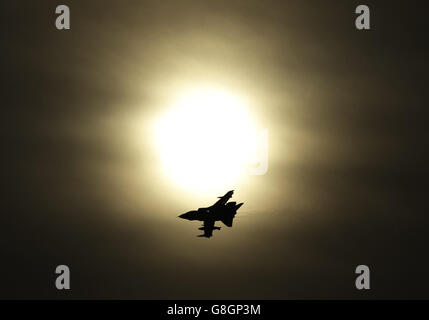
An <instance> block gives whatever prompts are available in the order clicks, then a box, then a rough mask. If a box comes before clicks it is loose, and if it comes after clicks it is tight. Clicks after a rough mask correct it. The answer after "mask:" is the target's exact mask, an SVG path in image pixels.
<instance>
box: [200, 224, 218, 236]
mask: <svg viewBox="0 0 429 320" xmlns="http://www.w3.org/2000/svg"><path fill="white" fill-rule="evenodd" d="M214 224H215V221H214V220H211V219H210V220H204V224H203V226H202V227H201V228H199V230H203V231H204V234H201V235H199V237H205V238H210V237H211V236H212V235H213V230H219V229H220V228H219V227H215V225H214Z"/></svg>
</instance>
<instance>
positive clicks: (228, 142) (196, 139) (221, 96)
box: [155, 89, 257, 192]
mask: <svg viewBox="0 0 429 320" xmlns="http://www.w3.org/2000/svg"><path fill="white" fill-rule="evenodd" d="M155 135H156V145H157V148H158V151H159V154H160V157H161V161H162V163H163V166H164V169H165V172H166V174H167V176H168V177H169V178H170V179H172V180H173V181H174V182H175V183H176V184H178V185H179V186H181V187H184V188H186V189H189V190H191V191H203V192H204V191H218V190H219V191H221V190H223V189H228V188H234V187H235V184H236V183H237V182H238V181H239V179H240V178H241V177H243V175H244V174H245V173H246V168H247V166H248V165H249V164H250V163H251V162H252V160H253V158H254V155H255V152H256V147H257V146H256V129H255V127H254V124H253V121H252V119H251V116H250V114H249V112H248V110H247V109H246V108H245V106H244V105H243V103H242V101H241V100H240V99H239V98H237V97H235V96H233V95H231V94H229V93H226V92H222V91H218V90H210V89H204V90H197V91H193V92H190V93H189V94H186V95H184V96H182V97H181V98H180V99H179V101H178V103H177V104H175V105H174V106H173V107H172V109H171V110H169V111H168V112H166V113H165V114H163V115H162V116H161V118H160V120H159V121H158V122H157V125H156V129H155ZM228 190H229V189H228Z"/></svg>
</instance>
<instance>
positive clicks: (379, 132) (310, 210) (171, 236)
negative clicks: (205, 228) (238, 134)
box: [0, 0, 429, 299]
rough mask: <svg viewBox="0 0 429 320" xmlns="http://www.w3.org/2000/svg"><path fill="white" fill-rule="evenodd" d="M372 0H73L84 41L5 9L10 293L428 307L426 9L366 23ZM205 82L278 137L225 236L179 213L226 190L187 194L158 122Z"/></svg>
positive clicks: (48, 15) (18, 8) (376, 16)
mask: <svg viewBox="0 0 429 320" xmlns="http://www.w3.org/2000/svg"><path fill="white" fill-rule="evenodd" d="M361 2H362V1H336V2H334V1H317V2H316V1H306V2H304V1H253V0H251V1H129V0H127V1H106V0H103V1H69V2H67V3H64V4H68V5H69V6H70V10H71V29H70V30H67V31H59V30H56V29H55V24H54V22H55V17H56V16H55V7H56V6H57V5H58V3H57V1H43V4H42V1H39V2H35V1H8V2H7V4H6V3H3V4H2V12H3V13H5V14H4V18H2V22H3V27H2V30H3V33H4V34H5V37H3V42H4V49H2V51H3V54H2V56H3V59H2V60H3V63H4V66H3V94H2V97H3V102H2V107H1V111H0V112H1V122H2V123H1V129H0V130H1V132H2V140H3V148H2V149H3V152H2V162H3V175H2V177H3V179H2V180H3V201H2V210H1V211H2V214H1V218H0V226H1V227H0V234H1V236H0V240H1V245H0V248H1V255H2V259H1V260H2V261H1V267H0V270H1V272H0V274H1V277H2V279H1V286H0V297H2V298H6V297H9V298H10V297H33V298H36V297H37V298H46V297H50V298H57V297H74V298H89V297H91V298H183V299H185V298H199V299H205V298H224V299H228V298H242V299H245V298H271V299H284V298H391V297H395V298H397V297H414V298H423V297H426V298H427V297H428V296H429V292H428V289H427V288H429V277H428V274H427V270H428V268H429V260H428V256H427V243H428V240H429V239H428V235H427V224H428V217H427V214H428V210H427V209H428V205H427V190H428V188H427V187H428V182H427V181H428V180H427V177H428V175H427V173H428V168H427V160H428V157H427V152H426V149H427V146H428V143H427V116H428V112H427V101H428V99H427V98H428V94H427V75H428V65H427V52H425V51H424V50H423V47H424V44H426V42H427V35H426V34H425V32H426V30H427V22H426V21H425V20H426V17H425V16H424V14H423V12H424V11H423V8H421V7H420V6H418V5H416V4H415V3H416V2H412V3H406V2H404V3H402V4H401V5H395V4H392V2H391V1H376V2H375V1H374V3H372V1H365V3H366V4H368V5H369V7H370V9H371V30H368V31H358V30H356V28H355V24H354V20H355V17H356V14H355V13H354V10H355V8H356V6H357V5H358V4H361ZM201 83H203V84H208V85H210V84H216V85H221V86H223V87H225V88H228V90H231V92H233V93H238V94H240V95H243V96H245V97H246V99H248V100H249V101H250V108H251V110H252V112H254V114H255V115H257V117H258V121H259V123H260V125H261V127H264V128H266V129H268V130H269V134H270V135H269V139H270V140H269V143H270V159H269V161H270V163H269V170H268V172H267V174H266V175H264V176H253V177H248V178H247V179H246V181H244V182H242V183H241V184H238V185H237V186H234V187H235V189H236V193H235V195H234V198H233V200H235V201H238V202H244V206H243V207H242V209H240V211H239V213H238V214H237V218H236V220H235V221H234V226H233V228H231V229H227V228H223V229H222V230H221V231H215V234H214V237H213V238H211V239H201V238H196V237H195V235H196V234H197V233H198V230H196V229H197V227H198V226H199V225H198V223H191V222H187V221H183V220H179V219H177V215H178V214H181V213H183V212H185V211H188V210H192V209H195V208H198V207H201V206H207V205H210V204H211V203H213V202H214V201H215V200H216V197H217V196H219V195H221V194H223V193H224V192H222V193H221V194H213V195H208V194H207V195H204V196H197V195H194V194H192V192H189V191H183V190H179V189H176V188H175V187H174V186H171V185H170V184H169V183H168V181H167V180H165V179H163V178H162V176H161V174H160V164H159V159H158V158H157V154H156V153H155V152H154V151H153V149H152V148H151V136H150V134H149V133H148V132H149V131H148V130H147V129H148V128H149V127H150V124H151V122H152V121H153V119H154V118H155V117H156V114H157V113H158V112H159V111H160V110H163V109H164V108H165V107H166V106H167V105H168V103H169V102H170V101H171V99H173V97H174V94H175V93H176V92H177V91H180V90H181V88H183V87H192V86H198V85H200V84H201ZM226 191H227V190H225V192H226ZM59 264H66V265H68V266H69V267H70V269H71V279H72V290H71V291H69V292H58V291H57V290H56V289H55V286H54V281H55V274H54V270H55V267H56V266H57V265H59ZM360 264H366V265H368V266H369V267H370V270H371V281H372V282H371V285H372V287H371V290H370V291H368V292H359V291H357V290H356V289H355V287H354V280H355V276H356V275H355V273H354V271H355V268H356V266H357V265H360Z"/></svg>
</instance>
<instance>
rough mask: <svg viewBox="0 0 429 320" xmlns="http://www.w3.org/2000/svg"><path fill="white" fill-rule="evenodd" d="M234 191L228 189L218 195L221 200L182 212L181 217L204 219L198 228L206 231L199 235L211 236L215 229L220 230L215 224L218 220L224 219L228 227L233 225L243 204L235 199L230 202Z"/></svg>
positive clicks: (191, 219) (192, 219)
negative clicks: (223, 193) (207, 205)
mask: <svg viewBox="0 0 429 320" xmlns="http://www.w3.org/2000/svg"><path fill="white" fill-rule="evenodd" d="M233 193H234V190H231V191H228V192H227V193H225V195H223V196H221V197H218V198H219V200H218V201H216V203H215V204H213V205H212V206H210V207H207V208H199V209H198V210H193V211H189V212H186V213H184V214H181V215H180V216H179V218H182V219H186V220H190V221H194V220H198V221H202V222H203V225H202V226H201V227H200V228H198V229H199V230H202V231H204V233H203V234H201V235H199V236H198V237H205V238H210V237H211V236H212V235H213V230H220V227H218V226H215V223H216V221H222V222H223V223H224V224H225V225H226V226H227V227H232V221H233V220H234V217H235V215H236V214H237V210H238V209H239V208H240V207H241V206H242V205H243V203H239V204H237V202H234V201H231V202H228V200H229V199H231V197H232V194H233Z"/></svg>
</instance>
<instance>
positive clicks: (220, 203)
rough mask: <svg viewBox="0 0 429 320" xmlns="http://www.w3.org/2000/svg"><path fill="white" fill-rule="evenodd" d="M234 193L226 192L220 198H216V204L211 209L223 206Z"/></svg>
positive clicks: (232, 191)
mask: <svg viewBox="0 0 429 320" xmlns="http://www.w3.org/2000/svg"><path fill="white" fill-rule="evenodd" d="M233 193H234V190H231V191H228V192H227V193H225V194H224V195H223V196H222V197H218V198H219V200H218V201H216V203H215V204H214V205H213V207H218V206H223V205H225V204H226V203H227V202H228V200H229V199H231V198H232V195H233Z"/></svg>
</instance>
